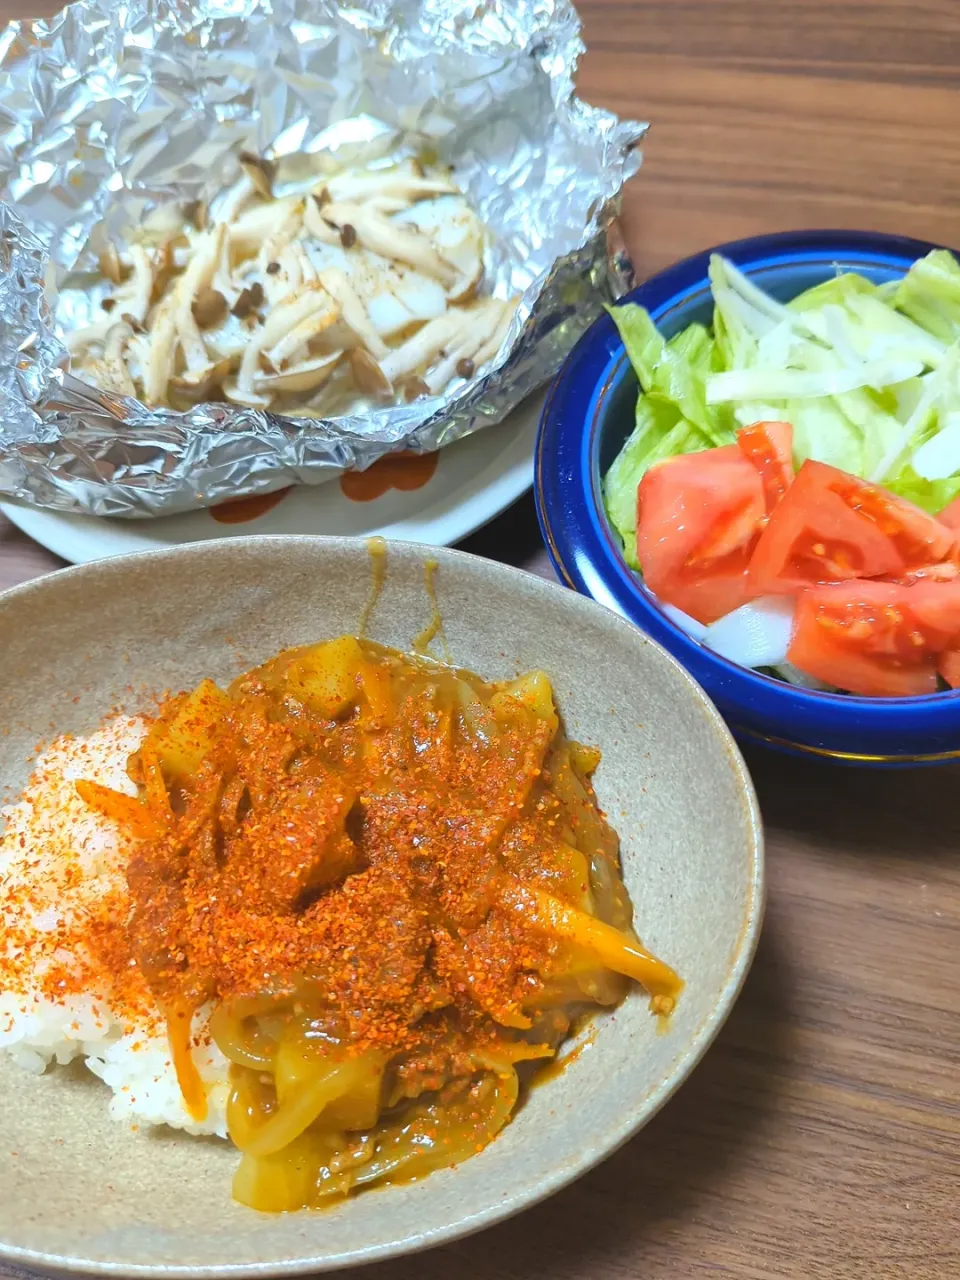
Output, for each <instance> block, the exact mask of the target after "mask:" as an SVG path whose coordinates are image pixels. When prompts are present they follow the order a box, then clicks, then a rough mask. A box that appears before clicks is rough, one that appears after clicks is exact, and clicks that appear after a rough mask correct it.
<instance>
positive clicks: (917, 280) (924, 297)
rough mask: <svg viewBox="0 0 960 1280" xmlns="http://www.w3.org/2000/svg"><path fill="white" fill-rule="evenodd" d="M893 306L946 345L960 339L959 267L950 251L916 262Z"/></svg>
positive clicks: (942, 251)
mask: <svg viewBox="0 0 960 1280" xmlns="http://www.w3.org/2000/svg"><path fill="white" fill-rule="evenodd" d="M893 301H894V306H895V307H896V308H897V310H898V311H902V312H904V314H905V315H908V316H909V317H910V318H911V319H912V320H915V321H916V323H917V324H918V325H919V326H920V327H921V328H922V329H925V330H926V331H927V332H928V333H932V334H934V335H935V337H937V338H940V339H941V340H942V341H943V342H946V343H950V342H955V341H956V339H957V338H960V263H958V262H957V260H956V258H955V257H954V256H953V254H952V253H950V252H949V251H948V250H947V249H935V250H934V251H933V252H932V253H928V254H927V256H926V257H925V258H921V259H920V260H919V262H915V263H914V264H913V266H912V267H911V268H910V270H909V271H908V272H907V274H906V275H905V276H904V278H903V279H902V280H901V281H900V286H899V288H898V289H897V292H896V293H895V294H894V299H893Z"/></svg>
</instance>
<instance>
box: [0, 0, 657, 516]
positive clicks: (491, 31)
mask: <svg viewBox="0 0 960 1280" xmlns="http://www.w3.org/2000/svg"><path fill="white" fill-rule="evenodd" d="M582 52H583V44H582V42H581V39H580V23H579V20H578V18H577V15H576V12H575V10H574V9H573V7H572V5H570V4H569V3H567V0H479V2H478V0H356V3H335V2H334V0H179V2H177V0H174V2H173V3H171V2H170V0H128V2H127V3H124V4H120V5H118V4H116V3H114V0H82V2H81V3H77V4H72V5H70V6H69V7H68V8H67V9H65V10H64V11H63V12H62V13H60V14H59V15H58V16H57V17H55V18H53V19H51V20H50V21H38V22H24V23H13V24H12V25H11V26H10V27H9V28H8V29H7V31H6V32H5V33H4V35H3V37H2V39H0V129H2V135H0V197H2V200H3V203H2V204H0V273H2V274H0V495H5V496H9V497H14V498H17V499H20V500H22V501H26V502H29V503H33V504H36V505H39V506H43V507H52V508H56V509H58V510H61V511H73V512H88V513H93V514H96V515H111V516H126V517H145V516H155V515H160V514H167V513H170V512H176V511H184V510H189V509H192V508H194V507H197V506H203V505H209V504H210V503H214V502H218V501H222V500H224V499H226V498H234V497H238V496H240V495H246V494H252V493H260V492H267V491H270V490H272V489H277V488H280V487H281V486H284V485H288V484H293V483H305V484H317V483H320V482H321V481H324V480H326V479H329V478H330V476H331V475H332V474H334V473H336V472H338V471H341V470H343V469H345V468H363V467H366V466H369V465H370V464H371V463H372V462H374V461H375V460H376V459H377V458H378V457H380V456H382V455H383V454H386V453H389V452H391V451H393V450H395V449H398V448H407V449H413V450H415V451H418V452H425V451H428V450H433V449H437V448H440V447H442V446H444V445H446V444H449V443H451V442H452V441H454V440H458V439H460V438H461V437H463V436H465V435H467V434H469V433H470V432H472V431H475V430H477V429H478V428H481V427H485V426H488V425H490V424H493V423H497V422H499V421H501V420H502V419H503V418H504V417H505V416H506V415H507V414H508V413H509V412H510V411H511V410H512V409H513V408H514V407H515V406H516V405H517V404H519V403H520V401H521V400H523V399H524V397H526V396H527V395H528V394H529V393H530V392H531V391H533V390H534V389H535V388H536V387H538V386H540V385H541V384H542V383H544V382H545V381H546V380H547V379H549V378H550V377H551V375H552V374H553V373H554V372H555V371H556V369H557V368H558V366H559V364H560V362H561V361H562V359H563V357H564V356H565V355H566V353H567V352H568V351H569V350H570V348H571V347H572V346H573V344H574V343H575V342H576V340H577V338H578V337H579V336H580V334H581V333H582V332H583V331H584V329H586V328H587V326H589V325H590V324H591V323H592V321H593V320H594V319H595V317H596V316H597V314H598V313H599V311H600V309H601V307H602V306H603V304H604V303H605V302H609V301H612V300H613V299H615V298H616V297H618V296H620V294H621V293H622V292H623V291H624V290H625V289H626V288H627V287H629V284H630V283H631V278H630V264H629V260H628V259H627V258H626V255H625V254H624V252H623V249H622V244H621V243H620V242H619V241H618V240H617V237H616V224H615V217H616V213H617V209H618V203H619V195H620V190H621V187H622V185H623V183H624V182H625V181H626V179H627V178H628V177H630V175H631V174H633V173H634V172H635V171H636V170H637V168H638V167H639V165H640V153H639V150H638V147H637V144H638V143H639V141H640V139H641V138H642V137H643V134H644V132H645V130H646V126H645V125H642V124H637V123H634V122H627V121H619V120H618V119H617V118H616V117H615V116H613V115H611V114H610V113H609V112H606V111H600V110H597V109H595V108H593V107H590V106H587V105H586V104H584V103H583V102H581V101H580V100H579V99H578V98H577V97H576V96H575V94H574V91H573V76H574V71H575V68H576V64H577V60H578V58H579V56H580V54H581V53H582ZM358 147H362V148H365V149H368V148H370V147H377V148H379V149H380V150H382V151H384V152H389V151H391V150H394V149H396V150H400V151H403V150H404V149H407V150H409V149H410V148H411V147H413V148H415V149H416V150H418V151H422V150H423V149H424V148H425V147H429V148H431V149H433V150H434V151H435V152H436V153H437V156H438V158H439V159H440V160H442V161H444V162H446V163H450V164H452V165H454V166H455V175H454V176H455V178H456V180H457V182H458V183H459V185H460V186H461V187H462V189H463V190H464V191H465V192H466V194H467V196H468V198H469V199H470V200H471V202H472V204H473V206H474V207H475V208H476V209H477V210H478V211H479V213H480V214H481V216H482V217H483V218H484V219H485V220H486V222H487V223H488V224H489V226H490V227H491V229H492V230H493V232H494V236H495V239H496V245H495V248H494V250H493V252H492V255H491V260H490V262H489V264H488V266H489V270H488V280H489V281H490V282H491V283H492V287H493V291H494V292H495V293H496V294H497V295H498V296H502V297H508V296H511V295H514V294H517V293H520V294H522V300H521V304H520V307H519V309H518V312H517V316H516V317H515V319H514V322H513V326H512V328H511V331H510V332H509V333H508V335H507V337H506V339H505V341H504V345H503V347H502V348H501V351H500V353H499V355H498V356H497V358H496V359H495V360H494V361H492V362H491V364H490V365H489V366H488V367H487V368H486V369H485V370H483V371H481V374H480V376H478V377H476V378H475V379H473V380H472V381H471V382H470V383H468V384H466V386H463V385H461V386H460V387H459V388H458V389H455V390H454V392H453V393H452V394H450V395H447V396H441V397H432V398H429V399H425V400H422V401H419V402H417V403H415V404H412V405H404V406H397V407H389V408H383V407H376V406H370V407H369V408H368V409H365V410H364V411H363V412H358V413H355V414H353V415H351V416H349V417H341V418H332V419H303V418H301V419H294V418H287V417H282V416H278V415H276V414H272V413H265V412H259V411H255V410H246V409H239V408H237V407H235V406H232V405H223V404H205V405H200V406H198V407H196V408H194V409H192V410H191V411H189V412H186V413H180V412H175V411H173V410H156V409H148V408H147V407H146V406H144V405H142V404H140V403H138V402H136V401H133V400H129V399H118V398H117V397H114V396H111V395H109V394H106V393H103V392H100V391H97V390H95V389H93V388H91V387H88V386H86V385H85V384H83V383H81V382H79V381H78V380H77V379H76V378H74V377H73V376H72V375H71V374H70V372H69V359H68V357H67V354H66V351H65V349H64V347H63V345H62V343H61V341H60V337H59V336H58V335H59V332H60V330H59V321H61V320H62V319H63V317H62V316H58V315H54V314H52V313H51V310H50V308H49V307H48V305H47V301H46V299H47V298H48V297H51V296H54V297H55V296H56V292H55V291H56V289H58V288H59V286H60V285H61V284H63V282H64V281H65V280H66V279H67V278H68V275H69V274H70V273H71V272H74V273H75V272H77V271H82V270H84V269H86V268H87V267H89V266H91V265H92V263H93V261H94V255H93V251H92V249H91V247H90V245H89V243H88V242H89V239H90V235H91V232H92V231H93V230H94V228H96V227H97V225H98V224H99V223H101V222H102V221H106V224H107V226H108V227H109V228H110V230H111V233H112V234H113V233H116V234H118V235H121V236H122V232H123V228H124V227H129V226H130V225H132V224H134V223H135V222H136V221H137V220H139V218H140V217H141V216H142V215H143V214H144V213H145V212H147V211H148V210H149V209H150V208H152V207H155V206H156V205H158V204H162V203H167V202H169V201H171V200H173V199H184V200H189V199H197V198H205V197H208V196H209V195H210V194H212V192H213V191H214V190H216V189H217V188H218V187H219V186H220V184H221V180H222V171H223V170H224V168H225V166H228V165H229V164H230V163H231V157H233V156H235V154H236V152H237V151H238V150H241V149H246V150H250V151H257V152H260V153H262V154H267V155H271V156H274V157H283V156H285V155H292V154H294V153H297V152H304V151H306V152H310V153H314V152H319V151H322V150H325V149H327V148H336V149H337V152H338V154H340V153H341V149H343V151H342V153H343V154H346V155H349V154H350V151H351V149H352V148H358Z"/></svg>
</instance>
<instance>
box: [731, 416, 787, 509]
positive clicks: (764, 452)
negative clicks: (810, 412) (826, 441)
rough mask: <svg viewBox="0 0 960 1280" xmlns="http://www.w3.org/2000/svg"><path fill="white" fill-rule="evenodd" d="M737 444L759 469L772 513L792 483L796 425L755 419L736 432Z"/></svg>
mask: <svg viewBox="0 0 960 1280" xmlns="http://www.w3.org/2000/svg"><path fill="white" fill-rule="evenodd" d="M737 444H738V445H739V447H740V449H741V451H742V452H743V454H744V457H746V458H748V459H749V460H750V462H751V463H752V464H753V466H755V467H756V469H757V470H758V471H759V473H760V479H761V481H762V482H763V495H764V498H765V499H766V503H767V514H768V515H769V513H770V512H771V511H772V510H773V508H774V507H775V506H776V505H777V503H778V502H779V501H780V499H781V498H782V497H783V495H784V494H785V493H786V492H787V490H788V489H789V488H790V485H791V484H792V483H793V427H792V426H791V425H790V423H789V422H754V423H753V424H752V426H749V427H743V428H742V430H740V431H738V432H737Z"/></svg>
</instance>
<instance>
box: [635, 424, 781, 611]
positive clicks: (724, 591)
mask: <svg viewBox="0 0 960 1280" xmlns="http://www.w3.org/2000/svg"><path fill="white" fill-rule="evenodd" d="M792 448H793V428H792V427H791V426H790V424H789V423H788V422H758V423H755V424H754V425H753V426H752V427H745V428H744V429H743V430H742V431H740V432H739V433H738V435H737V443H736V444H732V445H724V446H723V447H722V448H719V449H707V450H704V451H703V452H701V453H690V454H684V455H681V456H680V457H676V458H671V459H669V460H668V461H666V462H661V463H660V464H659V465H657V466H655V467H651V469H650V470H649V471H648V472H647V473H646V475H644V477H643V479H642V480H641V481H640V485H639V487H638V489H637V558H638V559H639V561H640V565H641V568H642V569H643V575H644V578H645V579H646V582H647V585H648V586H649V587H650V589H651V591H653V592H655V593H656V594H657V595H658V596H659V597H660V599H661V600H664V601H666V603H667V604H672V605H675V606H676V607H677V608H678V609H682V610H683V611H684V613H688V614H689V615H690V616H691V617H693V618H696V619H697V621H698V622H705V623H709V622H715V621H716V619H717V618H720V617H722V616H723V615H724V614H725V613H730V612H731V611H732V610H733V609H737V608H739V606H740V605H741V604H744V603H745V602H746V600H747V599H748V598H749V595H748V583H747V579H746V569H747V565H748V563H749V561H750V555H751V553H752V551H753V548H754V545H755V544H756V541H757V539H758V537H759V536H760V532H761V530H762V529H763V526H764V524H765V523H766V521H767V518H768V516H769V514H770V512H771V511H772V510H773V508H774V506H775V505H776V504H777V502H779V501H780V499H781V498H782V496H783V494H784V493H785V492H786V490H787V488H788V487H789V485H790V483H791V481H792V479H793V465H792V461H791V456H792Z"/></svg>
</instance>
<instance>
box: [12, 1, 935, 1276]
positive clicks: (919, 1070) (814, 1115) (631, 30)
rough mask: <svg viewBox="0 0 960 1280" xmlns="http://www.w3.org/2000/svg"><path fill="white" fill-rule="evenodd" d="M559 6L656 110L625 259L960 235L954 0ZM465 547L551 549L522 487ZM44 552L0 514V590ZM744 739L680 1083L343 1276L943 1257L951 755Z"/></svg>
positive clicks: (852, 1263) (621, 96)
mask: <svg viewBox="0 0 960 1280" xmlns="http://www.w3.org/2000/svg"><path fill="white" fill-rule="evenodd" d="M15 3H16V0H2V4H0V11H7V12H11V13H12V12H13V6H14V4H15ZM582 12H583V17H584V20H585V27H586V32H585V34H586V39H587V43H588V45H589V47H590V53H589V56H588V57H587V59H586V60H585V63H584V66H583V70H582V75H581V90H582V92H583V94H584V96H585V97H586V98H587V99H588V100H590V101H594V102H597V103H602V104H603V105H606V106H609V107H611V108H613V109H615V110H617V111H618V112H620V113H621V114H624V115H627V114H629V115H631V116H639V117H642V118H646V119H649V120H651V121H653V124H654V128H653V130H652V132H651V135H650V139H649V145H648V149H647V162H646V165H645V167H644V169H643V171H642V172H641V174H640V176H639V177H638V178H637V179H636V180H635V181H634V183H633V184H632V186H631V188H630V190H629V193H628V195H627V199H626V205H625V225H626V229H627V236H628V240H629V242H630V244H631V247H632V250H633V252H634V256H635V261H636V263H637V265H638V268H639V270H640V272H641V273H642V274H648V273H650V272H651V271H653V270H656V269H657V268H659V267H661V266H663V265H665V264H666V263H668V262H670V261H673V260H674V259H676V258H679V257H682V256H684V255H686V254H688V253H691V252H693V251H694V250H697V249H701V248H704V247H706V246H708V245H710V244H714V243H717V242H719V241H722V240H727V239H732V238H735V237H737V236H742V235H751V234H754V233H757V232H762V231H774V230H780V229H784V228H789V227H807V226H838V227H869V228H876V229H880V230H885V231H898V232H903V233H906V234H910V235H915V236H920V237H925V238H927V239H930V240H936V241H940V242H942V243H945V244H953V245H958V244H960V92H958V83H960V82H958V70H957V68H958V62H960V4H958V3H957V0H914V2H913V3H910V4H907V3H898V2H897V0H873V2H872V3H871V2H868V0H860V2H858V3H854V2H853V0H802V3H801V2H798V0H793V2H790V3H788V2H787V0H700V2H699V3H697V2H694V0H660V3H655V2H654V0H584V2H583V4H582ZM467 545H468V546H469V548H470V549H471V550H474V551H477V552H480V553H482V554H485V555H491V556H500V557H502V558H504V559H510V560H513V561H515V562H519V563H522V564H525V565H527V567H530V568H533V569H535V570H539V571H541V572H548V570H547V569H546V560H545V556H544V553H543V550H542V547H541V545H540V540H539V536H538V533H537V528H536V520H535V518H534V515H533V507H532V502H530V501H529V500H524V501H522V502H521V503H519V504H517V506H516V507H514V508H513V509H512V510H511V511H510V512H508V513H507V514H506V515H505V516H503V517H502V518H501V519H500V520H498V521H496V522H495V523H494V524H493V525H491V526H490V527H489V528H488V529H486V530H485V531H483V532H482V533H480V534H479V535H477V536H475V537H474V538H472V539H470V540H469V542H468V544H467ZM57 563H58V562H57V561H56V560H55V558H54V557H53V556H51V555H48V554H47V553H46V552H44V551H43V550H41V549H39V548H37V547H36V546H34V545H33V544H31V543H30V542H29V541H28V540H27V539H25V538H23V537H21V536H20V535H19V534H17V533H16V532H15V531H14V530H13V529H12V528H11V527H10V526H9V525H5V524H3V523H2V521H0V586H7V585H10V584H11V583H14V582H17V581H20V580H22V579H26V578H29V577H32V576H34V575H36V574H39V573H42V572H44V571H46V570H48V569H53V568H55V567H57ZM749 763H750V765H751V768H752V769H753V774H754V778H755V781H756V784H757V789H758V791H759V794H760V799H761V802H762V805H763V811H764V815H765V818H766V822H767V839H768V848H769V882H770V899H769V908H768V913H767V921H766V926H765V929H764V934H763V939H762V941H761V944H760V950H759V954H758V956H757V961H756V964H755V966H754V969H753V972H752V974H751V976H750V979H749V981H748V983H747V986H746V990H745V991H744V993H743V996H742V997H741V999H740V1002H739V1004H738V1005H737V1007H736V1009H735V1010H734V1013H733V1015H732V1017H731V1018H730V1021H729V1022H728V1024H727V1026H726V1028H725V1029H724V1031H723V1032H722V1034H721V1035H720V1038H719V1040H718V1042H717V1044H716V1045H715V1047H714V1048H713V1049H711V1051H710V1053H709V1054H708V1055H707V1058H706V1060H705V1061H704V1062H703V1064H702V1065H701V1066H700V1067H699V1068H698V1070H697V1071H696V1073H695V1075H694V1077H693V1078H692V1080H691V1081H690V1082H689V1083H688V1084H687V1085H686V1086H685V1088H684V1089H682V1090H681V1092H680V1094H679V1095H678V1096H677V1097H676V1098H675V1099H674V1100H673V1101H672V1102H671V1103H670V1104H669V1105H668V1106H667V1108H666V1109H665V1110H664V1111H663V1112H662V1113H661V1115H660V1116H658V1118H657V1119H656V1120H655V1121H654V1122H653V1123H652V1124H651V1125H650V1126H649V1127H648V1128H647V1129H646V1130H645V1131H644V1132H643V1133H641V1134H640V1135H639V1137H637V1138H636V1139H634V1141H633V1142H631V1143H630V1144H629V1145H628V1146H627V1147H626V1148H624V1149H623V1150H622V1151H621V1152H620V1153H619V1154H617V1155H616V1156H614V1157H613V1158H612V1159H611V1160H609V1161H608V1162H607V1163H606V1164H604V1165H603V1166H602V1167H601V1168H599V1169H598V1170H596V1171H595V1172H594V1173H592V1174H590V1175H588V1176H587V1177H585V1178H584V1179H583V1180H582V1181H581V1182H579V1183H578V1184H577V1185H576V1186H574V1187H572V1188H571V1189H569V1190H568V1191H566V1192H564V1193H563V1194H561V1195H559V1196H557V1197H555V1198H554V1199H553V1200H552V1201H550V1202H548V1203H547V1204H544V1205H542V1206H541V1207H539V1208H537V1209H534V1210H532V1211H531V1212H529V1213H526V1214H524V1215H522V1216H521V1217H520V1218H518V1219H515V1220H514V1221H512V1222H509V1223H507V1224H505V1225H503V1226H501V1227H498V1228H495V1229H494V1230H491V1231H487V1232H485V1233H484V1234H482V1235H480V1236H477V1237H474V1238H473V1239H470V1240H467V1241H465V1242H463V1243H462V1244H458V1245H452V1246H449V1247H447V1248H443V1249H439V1250H437V1251H435V1252H433V1253H430V1254H427V1255H424V1256H421V1257H417V1258H412V1259H409V1260H406V1261H400V1262H397V1263H395V1264H388V1265H384V1266H381V1267H379V1268H374V1269H373V1270H371V1271H367V1272H364V1273H363V1274H364V1275H369V1276H370V1277H371V1280H414V1278H416V1280H450V1278H451V1277H454V1278H455V1280H541V1278H542V1280H547V1278H550V1280H659V1277H668V1276H671V1277H672V1276H676V1277H683V1278H684V1280H697V1278H699V1277H708V1276H710V1277H713V1276H718V1275H722V1276H736V1277H755V1278H757V1280H760V1278H762V1280H781V1278H782V1277H790V1278H793V1277H796V1278H797V1280H819V1278H820V1277H830V1280H887V1278H888V1277H889V1278H891V1280H892V1278H893V1277H908V1278H909V1280H928V1278H929V1280H949V1278H950V1277H958V1276H960V1212H958V1205H960V853H958V838H960V806H958V807H957V808H954V802H953V800H951V799H950V797H951V796H952V795H953V788H954V787H957V788H958V791H960V770H958V769H956V768H944V769H936V770H935V769H930V770H925V771H924V770H921V771H913V772H899V773H871V772H865V771H857V770H842V769H837V768H831V767H827V766H823V765H818V764H813V763H810V764H806V763H797V762H795V761H792V760H786V759H780V758H777V757H775V756H772V755H768V754H761V753H757V754H751V756H750V758H749ZM4 1274H7V1272H5V1270H4V1268H3V1267H2V1266H0V1276H2V1275H4ZM357 1275H358V1276H359V1273H357Z"/></svg>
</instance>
